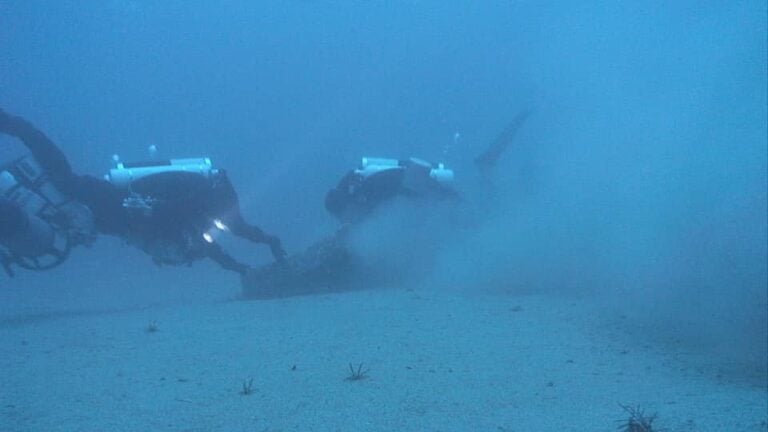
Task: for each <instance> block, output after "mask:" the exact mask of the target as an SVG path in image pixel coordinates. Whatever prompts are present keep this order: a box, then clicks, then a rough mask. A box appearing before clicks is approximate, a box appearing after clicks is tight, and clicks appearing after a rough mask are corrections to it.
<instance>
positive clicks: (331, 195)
mask: <svg viewBox="0 0 768 432" xmlns="http://www.w3.org/2000/svg"><path fill="white" fill-rule="evenodd" d="M452 183H453V170H450V169H447V168H445V166H444V165H443V164H436V165H433V164H430V163H429V162H427V161H424V160H421V159H416V158H411V159H406V160H397V159H382V158H363V160H362V164H361V165H360V167H359V168H357V169H354V170H352V171H349V172H348V173H347V174H346V175H345V176H344V177H342V179H341V180H340V181H339V184H338V185H337V186H336V187H335V188H333V189H331V190H330V191H328V193H327V194H326V195H325V208H326V210H328V211H329V212H330V213H331V214H332V215H334V216H335V217H336V218H337V219H339V221H341V222H342V223H355V222H359V221H361V220H362V219H364V218H365V217H366V216H367V215H368V214H369V213H371V212H372V211H373V210H374V209H375V208H376V207H377V206H378V205H379V204H381V203H382V202H384V201H387V200H389V199H392V198H394V197H396V196H405V197H417V198H421V199H437V200H440V199H446V198H456V197H458V195H457V193H456V191H455V190H454V189H453V188H452Z"/></svg>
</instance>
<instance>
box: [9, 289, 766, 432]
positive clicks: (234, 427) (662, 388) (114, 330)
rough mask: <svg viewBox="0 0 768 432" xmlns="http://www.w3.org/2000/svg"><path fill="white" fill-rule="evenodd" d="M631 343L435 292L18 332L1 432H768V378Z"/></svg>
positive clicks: (180, 310) (555, 300) (586, 317)
mask: <svg viewBox="0 0 768 432" xmlns="http://www.w3.org/2000/svg"><path fill="white" fill-rule="evenodd" d="M152 322H155V323H156V325H157V331H155V332H150V331H148V326H149V325H150V323H152ZM632 331H633V330H632V328H631V326H628V325H623V324H622V322H621V321H620V320H617V321H614V322H608V321H606V320H605V319H604V318H603V317H601V314H600V313H599V311H598V310H597V308H596V306H595V305H594V304H592V303H591V302H590V301H588V300H581V299H572V298H571V299H563V298H560V297H557V296H553V295H502V294H485V295H478V294H467V293H457V292H448V291H438V290H431V289H430V290H419V289H416V290H405V289H386V290H370V291H357V292H346V293H335V294H326V295H318V296H305V297H293V298H285V299H273V300H258V301H226V302H218V303H210V304H202V305H185V306H163V307H151V308H141V309H135V310H124V311H117V312H103V313H99V312H93V313H72V314H67V313H62V314H55V315H50V316H45V315H36V316H31V317H27V318H25V317H24V316H17V317H6V319H4V320H3V321H2V325H1V326H0V338H2V341H3V343H2V345H1V346H2V353H0V367H2V371H3V372H2V377H3V378H2V379H3V383H2V393H0V430H2V431H5V432H12V431H47V432H50V431H497V432H499V431H616V430H617V427H618V426H619V424H620V423H619V421H620V420H622V419H625V418H626V415H625V412H624V411H623V410H622V408H621V407H620V406H619V404H624V405H631V406H640V407H641V408H643V409H644V410H645V411H646V412H647V413H654V412H655V413H657V414H658V417H657V419H656V421H655V423H654V425H655V426H658V429H660V430H661V429H663V430H666V431H765V430H768V426H767V424H766V419H767V418H768V414H767V413H766V411H767V410H768V397H767V390H766V382H765V377H764V376H755V375H750V374H751V372H750V371H748V370H747V371H745V370H741V371H739V372H738V373H734V372H733V371H732V370H731V371H726V372H724V371H723V369H722V368H721V367H720V366H719V365H717V364H715V363H714V362H713V361H712V360H711V359H708V358H707V356H705V355H703V354H700V353H698V354H697V353H694V352H690V351H685V350H684V349H683V348H679V349H678V348H674V347H669V346H665V347H661V346H660V345H658V344H656V345H654V344H650V343H645V342H641V340H642V338H641V337H637V336H638V335H633V334H632ZM350 363H352V364H353V365H355V366H357V365H359V364H361V363H362V369H363V371H367V374H366V377H365V378H364V379H361V380H356V381H352V380H347V379H346V378H347V377H348V376H349V374H350V371H349V365H350ZM735 370H738V368H736V369H735ZM758 375H759V374H758ZM251 379H252V380H253V381H252V393H251V394H248V395H243V394H241V393H242V389H243V384H244V383H245V382H248V381H250V380H251Z"/></svg>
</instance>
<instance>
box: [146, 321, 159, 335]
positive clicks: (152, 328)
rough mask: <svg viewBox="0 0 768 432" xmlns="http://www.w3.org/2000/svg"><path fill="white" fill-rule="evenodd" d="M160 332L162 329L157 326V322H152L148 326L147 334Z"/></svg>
mask: <svg viewBox="0 0 768 432" xmlns="http://www.w3.org/2000/svg"><path fill="white" fill-rule="evenodd" d="M158 330H160V328H159V327H158V326H157V321H155V320H152V321H150V322H149V324H147V333H155V332H156V331H158Z"/></svg>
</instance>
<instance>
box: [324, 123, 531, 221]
mask: <svg viewBox="0 0 768 432" xmlns="http://www.w3.org/2000/svg"><path fill="white" fill-rule="evenodd" d="M530 113H531V111H530V110H524V111H522V112H520V113H519V114H518V115H517V116H515V118H514V119H513V120H512V121H511V122H510V123H509V124H508V125H507V127H505V128H504V130H502V131H501V133H500V134H499V135H498V136H497V137H496V139H494V140H493V141H492V142H491V144H490V145H489V146H488V148H487V149H486V150H485V151H484V152H483V153H482V154H480V155H479V156H478V157H476V158H475V160H474V162H475V166H476V167H477V168H478V170H479V171H480V173H481V174H483V175H488V173H489V172H490V171H492V170H493V168H494V167H495V166H496V164H497V163H498V161H499V158H500V157H501V156H502V155H503V153H504V152H505V150H506V149H507V147H508V146H509V145H510V143H511V142H512V140H513V138H514V137H515V135H516V134H517V132H518V130H519V129H520V127H521V126H522V125H523V123H525V120H526V119H527V118H528V116H529V115H530ZM453 178H454V173H453V170H451V169H448V168H446V167H445V165H444V164H442V163H438V164H431V163H429V162H427V161H424V160H422V159H417V158H410V159H406V160H397V159H382V158H368V157H364V158H363V159H362V164H361V165H360V166H359V167H358V168H357V169H354V170H352V171H349V172H348V173H347V174H346V175H345V176H344V177H342V179H341V180H340V181H339V183H338V185H337V186H336V187H335V188H333V189H331V190H330V191H328V193H327V194H326V196H325V208H326V210H328V212H330V213H331V214H332V215H333V216H335V217H336V218H337V219H338V220H339V221H341V222H342V223H344V224H347V223H355V222H359V221H361V220H362V219H364V218H365V217H366V216H367V215H368V214H370V213H371V212H372V211H373V210H374V209H375V208H376V207H377V206H378V205H379V204H381V203H383V202H385V201H387V200H390V199H392V198H394V197H396V196H403V197H413V198H418V199H422V200H424V199H431V200H444V199H447V198H448V199H450V198H458V196H459V195H458V193H457V192H456V191H455V190H454V189H453Z"/></svg>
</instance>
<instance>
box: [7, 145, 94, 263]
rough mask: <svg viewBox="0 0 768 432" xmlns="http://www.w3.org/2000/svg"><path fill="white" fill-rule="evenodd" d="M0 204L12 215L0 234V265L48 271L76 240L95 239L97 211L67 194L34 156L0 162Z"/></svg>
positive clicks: (8, 214)
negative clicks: (94, 222)
mask: <svg viewBox="0 0 768 432" xmlns="http://www.w3.org/2000/svg"><path fill="white" fill-rule="evenodd" d="M0 203H1V204H2V205H0V207H2V214H3V216H4V217H7V218H8V220H4V221H3V223H4V224H7V225H6V226H5V227H4V228H5V229H4V230H2V231H3V232H2V235H1V236H0V265H2V267H3V268H4V269H5V271H6V272H7V273H8V274H9V275H13V269H12V266H13V265H18V266H20V267H23V268H26V269H30V270H45V269H49V268H52V267H55V266H57V265H59V264H61V263H62V262H64V260H65V259H66V258H67V256H68V255H69V251H70V249H71V247H72V246H73V245H74V244H77V243H88V242H89V241H90V239H92V238H93V232H94V227H93V216H92V214H91V212H90V210H89V209H88V208H87V207H85V206H84V205H82V204H79V203H77V202H74V201H71V200H70V199H68V198H67V197H65V196H64V195H63V194H62V193H61V192H60V191H59V190H58V189H57V188H56V187H55V186H54V185H53V184H52V183H51V182H50V181H49V179H48V177H47V175H46V174H45V173H44V172H43V170H42V169H41V167H40V166H39V165H38V163H37V162H36V161H35V160H34V158H32V157H22V158H20V159H17V160H15V161H13V162H11V163H9V164H7V165H4V166H0Z"/></svg>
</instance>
